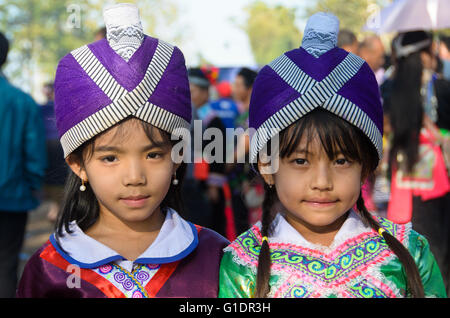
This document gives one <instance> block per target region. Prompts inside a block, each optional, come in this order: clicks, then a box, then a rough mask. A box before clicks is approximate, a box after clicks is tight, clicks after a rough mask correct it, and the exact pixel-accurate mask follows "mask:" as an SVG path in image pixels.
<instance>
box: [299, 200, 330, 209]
mask: <svg viewBox="0 0 450 318" xmlns="http://www.w3.org/2000/svg"><path fill="white" fill-rule="evenodd" d="M338 201H339V200H334V199H323V198H312V199H308V200H303V202H305V203H306V204H308V205H310V206H313V207H319V208H320V207H329V206H332V205H334V204H336V203H337V202H338Z"/></svg>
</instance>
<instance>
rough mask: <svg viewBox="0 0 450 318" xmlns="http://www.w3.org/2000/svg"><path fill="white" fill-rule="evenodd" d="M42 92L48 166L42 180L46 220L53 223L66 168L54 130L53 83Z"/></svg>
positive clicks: (62, 192) (56, 133) (57, 209)
mask: <svg viewBox="0 0 450 318" xmlns="http://www.w3.org/2000/svg"><path fill="white" fill-rule="evenodd" d="M43 92H44V95H45V97H46V99H47V101H46V103H45V104H43V105H42V106H41V112H42V118H43V121H44V126H45V135H46V144H47V158H48V166H47V169H46V171H45V178H44V199H45V200H47V201H48V204H49V209H48V213H47V218H48V219H49V220H50V221H51V222H55V221H56V217H57V216H58V211H59V206H60V202H61V200H62V199H63V195H64V183H65V181H66V177H67V166H66V162H65V161H64V152H63V149H62V147H61V144H60V142H59V137H58V131H57V129H56V118H55V103H54V99H55V96H54V87H53V83H52V82H51V83H46V84H45V85H44V87H43Z"/></svg>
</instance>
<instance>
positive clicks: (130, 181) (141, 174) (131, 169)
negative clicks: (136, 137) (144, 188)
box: [123, 160, 147, 186]
mask: <svg viewBox="0 0 450 318" xmlns="http://www.w3.org/2000/svg"><path fill="white" fill-rule="evenodd" d="M146 182H147V177H146V174H145V168H144V167H143V165H142V164H141V163H140V162H139V160H130V161H129V162H128V164H127V166H126V169H124V175H123V184H124V185H125V186H138V185H144V184H145V183H146Z"/></svg>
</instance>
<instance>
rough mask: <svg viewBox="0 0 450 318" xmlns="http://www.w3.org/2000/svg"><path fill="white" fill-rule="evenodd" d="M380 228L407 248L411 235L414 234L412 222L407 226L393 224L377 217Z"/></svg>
mask: <svg viewBox="0 0 450 318" xmlns="http://www.w3.org/2000/svg"><path fill="white" fill-rule="evenodd" d="M375 219H376V220H377V221H378V223H379V224H380V226H381V227H382V228H383V229H384V230H385V231H387V232H388V233H389V234H391V235H392V236H394V237H395V238H396V239H397V240H399V241H400V242H401V243H402V244H403V245H405V246H407V245H408V243H409V240H410V235H411V234H412V232H413V231H412V226H411V222H409V223H405V224H399V223H395V222H392V221H390V220H388V219H386V218H383V217H375Z"/></svg>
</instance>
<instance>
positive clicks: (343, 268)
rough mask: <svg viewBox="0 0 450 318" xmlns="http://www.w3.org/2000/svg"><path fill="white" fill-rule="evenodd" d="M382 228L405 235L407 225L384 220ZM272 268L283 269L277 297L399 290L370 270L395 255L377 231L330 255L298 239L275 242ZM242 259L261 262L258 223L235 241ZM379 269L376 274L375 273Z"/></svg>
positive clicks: (234, 247) (366, 294)
mask: <svg viewBox="0 0 450 318" xmlns="http://www.w3.org/2000/svg"><path fill="white" fill-rule="evenodd" d="M379 222H380V224H381V225H382V227H383V228H384V229H385V230H386V231H388V232H389V233H391V234H393V235H395V236H396V237H397V238H398V239H400V241H403V239H404V227H401V226H399V225H397V224H395V223H392V222H390V221H387V220H385V219H381V218H380V219H379ZM269 246H270V251H271V260H272V268H271V270H272V273H273V274H279V276H280V278H281V279H280V282H279V283H277V286H276V290H275V291H272V292H273V296H274V297H301V298H302V297H323V296H326V295H327V294H328V295H330V294H333V295H337V296H342V297H363V298H378V297H395V296H396V295H395V293H394V292H393V291H392V289H391V288H389V287H388V286H387V285H386V284H384V283H383V282H382V281H381V279H380V278H379V277H381V276H380V275H375V276H376V277H378V278H375V277H373V275H372V276H370V275H369V274H368V273H367V272H368V269H369V268H371V271H372V272H373V271H374V268H376V269H377V271H378V272H379V266H380V265H382V264H383V263H385V262H386V260H387V259H388V258H390V257H392V256H393V255H394V254H393V252H392V251H391V249H390V248H389V246H388V245H387V243H386V242H385V241H384V239H383V238H382V237H381V236H379V235H378V234H377V233H376V232H375V231H370V232H365V233H361V234H360V235H358V236H356V237H353V238H351V239H348V240H347V241H345V242H344V243H343V244H341V245H340V246H338V247H337V248H336V249H335V250H333V251H332V252H331V253H329V254H325V253H323V252H321V251H318V250H313V249H309V248H305V247H302V246H297V245H293V244H285V243H273V242H272V243H270V244H269ZM230 247H231V248H232V251H233V253H234V254H235V257H237V258H239V259H240V262H243V263H246V264H249V265H250V266H251V267H252V268H255V267H256V266H257V262H258V255H259V251H260V248H261V234H260V232H259V229H258V227H256V226H254V227H253V228H252V229H251V230H249V231H247V232H245V233H244V234H242V235H241V236H240V237H238V239H237V240H236V241H235V242H233V243H232V244H231V246H230ZM372 274H373V273H372Z"/></svg>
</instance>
